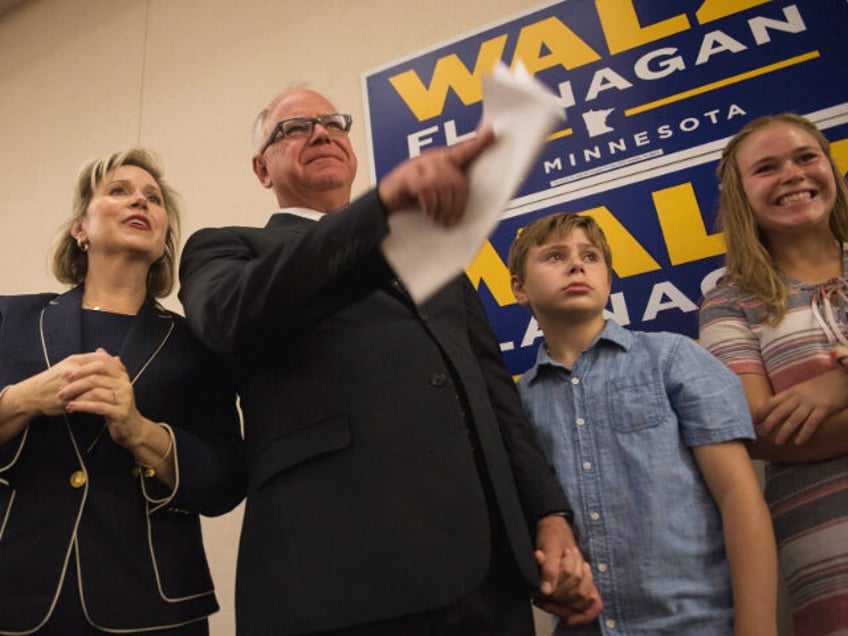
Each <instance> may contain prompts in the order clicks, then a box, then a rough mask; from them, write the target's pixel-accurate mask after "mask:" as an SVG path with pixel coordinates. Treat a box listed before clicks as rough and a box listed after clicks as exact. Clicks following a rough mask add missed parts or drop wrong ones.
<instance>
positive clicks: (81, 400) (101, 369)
mask: <svg viewBox="0 0 848 636" xmlns="http://www.w3.org/2000/svg"><path fill="white" fill-rule="evenodd" d="M71 360H73V364H72V365H70V368H69V369H67V370H66V371H65V373H64V374H63V376H62V377H63V379H64V380H65V383H64V385H63V386H62V387H61V389H60V390H59V392H58V394H57V398H58V400H59V401H60V402H61V403H62V405H63V409H62V410H67V411H68V412H71V413H74V412H82V413H92V414H94V415H101V416H102V417H103V418H104V419H105V420H106V425H107V426H108V428H109V435H110V436H111V438H112V440H113V441H114V442H115V443H116V444H119V445H121V446H123V447H125V448H130V449H132V448H133V447H135V446H137V445H138V444H140V443H141V440H142V437H143V435H144V432H145V428H146V425H147V424H153V423H152V422H150V421H149V420H147V419H146V418H145V417H143V416H142V415H141V413H139V412H138V409H137V408H136V405H135V395H134V393H133V388H132V385H131V384H130V379H129V376H128V375H127V370H126V368H125V367H124V365H123V363H122V362H121V360H120V358H118V357H117V356H110V355H109V354H108V353H106V351H104V350H103V349H98V350H97V351H96V352H94V353H84V354H79V355H75V356H70V357H69V358H67V359H66V360H63V361H62V362H61V363H59V365H56V367H58V366H60V365H62V364H64V363H65V362H68V361H71ZM56 367H54V369H55V368H56Z"/></svg>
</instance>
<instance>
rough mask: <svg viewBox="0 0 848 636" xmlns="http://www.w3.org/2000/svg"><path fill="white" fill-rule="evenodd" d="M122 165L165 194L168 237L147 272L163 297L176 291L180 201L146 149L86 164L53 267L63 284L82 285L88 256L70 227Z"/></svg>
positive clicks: (157, 295)
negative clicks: (145, 176) (142, 173)
mask: <svg viewBox="0 0 848 636" xmlns="http://www.w3.org/2000/svg"><path fill="white" fill-rule="evenodd" d="M121 166H136V167H137V168H141V169H142V170H144V171H145V172H147V173H148V174H149V175H150V176H151V177H153V179H154V180H155V181H156V184H157V185H158V186H159V189H160V190H161V191H162V199H163V201H162V202H163V205H164V207H165V212H166V213H167V215H168V230H167V232H166V234H165V251H164V253H163V254H162V257H161V258H159V259H158V260H156V261H155V262H154V263H153V264H152V265H151V266H150V269H149V270H148V271H147V291H148V293H150V294H151V295H152V296H154V297H155V298H162V297H163V296H167V295H168V294H170V293H171V290H172V289H173V288H174V282H175V279H176V268H177V262H176V259H177V244H178V243H179V240H180V214H181V212H180V201H179V196H178V195H177V193H176V191H175V190H174V189H173V188H172V187H171V186H170V185H168V183H167V182H166V181H165V180H164V178H163V172H162V168H161V165H160V163H159V161H158V159H157V158H156V157H155V156H154V155H153V153H151V152H150V151H149V150H146V149H144V148H130V149H129V150H126V151H124V152H116V153H114V154H112V155H109V156H107V157H100V158H97V159H94V160H92V161H89V162H88V163H86V164H85V165H84V166H83V167H82V169H81V170H80V172H79V175H78V176H77V180H76V186H75V187H74V200H73V211H72V216H71V219H70V220H69V221H68V223H67V225H66V227H65V231H64V233H63V235H62V236H61V237H60V239H59V242H58V244H57V246H56V248H55V249H54V251H53V257H52V259H51V265H52V269H53V274H54V276H56V278H57V279H59V281H60V282H62V283H68V284H70V285H79V284H81V283H82V282H84V281H85V275H86V273H87V272H88V256H87V255H86V253H85V252H84V251H83V250H82V249H80V247H79V245H77V241H76V239H74V237H73V236H72V235H71V227H72V226H73V224H74V223H75V222H76V221H78V220H79V219H81V218H83V217H84V216H85V215H86V212H87V211H88V206H89V204H90V203H91V199H92V198H93V196H94V191H95V190H96V189H97V186H99V185H100V183H102V182H103V180H104V179H105V178H106V177H107V176H108V175H109V174H110V173H112V172H113V171H114V170H116V169H117V168H120V167H121Z"/></svg>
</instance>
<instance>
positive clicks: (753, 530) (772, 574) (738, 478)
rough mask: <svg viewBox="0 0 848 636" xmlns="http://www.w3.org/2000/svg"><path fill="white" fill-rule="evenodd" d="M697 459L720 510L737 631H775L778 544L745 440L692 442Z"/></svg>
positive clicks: (742, 634) (740, 635) (738, 635)
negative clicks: (700, 444) (714, 442)
mask: <svg viewBox="0 0 848 636" xmlns="http://www.w3.org/2000/svg"><path fill="white" fill-rule="evenodd" d="M692 451H693V453H694V455H695V461H696V462H697V463H698V467H699V468H700V470H701V474H702V475H703V477H704V481H705V482H706V484H707V488H709V491H710V493H711V494H712V496H713V499H714V500H715V502H716V505H717V506H718V509H719V511H720V513H721V520H722V525H723V527H724V543H725V550H726V551H727V560H728V564H729V566H730V577H731V581H732V585H733V605H734V608H735V611H736V622H735V626H734V635H735V636H749V635H752V634H758V635H759V634H762V635H764V636H766V635H768V636H774V635H775V634H777V549H776V547H775V541H774V531H773V530H772V525H771V515H770V514H769V511H768V508H767V507H766V504H765V501H763V497H762V493H761V491H760V486H759V483H758V482H757V478H756V476H755V475H754V469H753V467H752V466H751V460H750V459H749V458H748V453H747V451H746V449H745V445H744V444H743V443H742V442H740V441H730V442H724V443H720V444H707V445H704V446H695V447H694V448H693V449H692Z"/></svg>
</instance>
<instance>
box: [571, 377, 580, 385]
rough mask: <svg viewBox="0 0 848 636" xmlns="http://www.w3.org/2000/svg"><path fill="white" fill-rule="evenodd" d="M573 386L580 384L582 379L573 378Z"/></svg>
mask: <svg viewBox="0 0 848 636" xmlns="http://www.w3.org/2000/svg"><path fill="white" fill-rule="evenodd" d="M571 383H572V384H580V378H571Z"/></svg>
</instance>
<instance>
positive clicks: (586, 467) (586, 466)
mask: <svg viewBox="0 0 848 636" xmlns="http://www.w3.org/2000/svg"><path fill="white" fill-rule="evenodd" d="M591 468H592V462H583V470H590V469H591Z"/></svg>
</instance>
